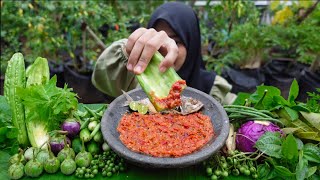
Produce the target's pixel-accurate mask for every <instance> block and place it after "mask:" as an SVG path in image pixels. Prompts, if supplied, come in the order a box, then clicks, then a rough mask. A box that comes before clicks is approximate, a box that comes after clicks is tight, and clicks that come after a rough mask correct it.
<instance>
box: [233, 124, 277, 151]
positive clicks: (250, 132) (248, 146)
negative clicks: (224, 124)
mask: <svg viewBox="0 0 320 180" xmlns="http://www.w3.org/2000/svg"><path fill="white" fill-rule="evenodd" d="M264 123H266V124H262V123H257V122H255V121H248V122H246V123H244V124H242V125H241V127H240V128H239V129H238V132H237V137H236V145H237V149H238V150H240V151H242V152H254V151H256V148H254V145H255V144H256V142H257V141H258V139H259V138H260V137H261V136H262V135H263V134H264V133H265V132H267V131H269V132H280V133H281V134H283V133H282V131H281V129H280V128H279V127H278V126H277V125H275V124H273V123H271V122H266V121H265V122H264Z"/></svg>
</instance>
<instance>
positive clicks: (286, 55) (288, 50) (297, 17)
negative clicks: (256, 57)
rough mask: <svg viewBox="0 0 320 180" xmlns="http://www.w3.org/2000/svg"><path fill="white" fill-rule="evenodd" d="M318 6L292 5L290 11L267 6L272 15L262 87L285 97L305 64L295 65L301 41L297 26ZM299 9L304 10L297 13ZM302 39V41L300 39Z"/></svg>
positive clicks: (284, 6) (280, 7) (284, 8)
mask: <svg viewBox="0 0 320 180" xmlns="http://www.w3.org/2000/svg"><path fill="white" fill-rule="evenodd" d="M317 3H318V2H316V3H314V4H313V2H311V3H308V4H307V5H305V4H303V3H300V2H293V5H292V6H291V7H289V6H286V5H283V4H279V3H278V4H276V5H275V6H271V8H273V10H277V11H276V12H275V15H274V18H273V21H272V25H271V26H270V27H269V33H268V43H269V46H270V47H271V49H270V53H269V56H270V61H269V63H268V64H266V65H265V66H264V72H265V76H266V82H265V84H266V85H272V86H276V87H278V88H279V89H280V90H281V93H282V96H284V97H288V95H289V89H290V85H291V83H292V81H293V79H294V78H298V77H299V75H300V72H301V71H302V69H304V68H305V66H306V64H301V63H299V62H298V61H297V59H298V58H299V56H300V55H301V53H299V52H298V49H299V47H300V44H301V42H300V41H299V39H301V38H302V35H303V34H302V33H301V30H300V29H301V22H303V21H304V20H305V19H306V18H307V17H308V16H309V15H310V14H311V12H312V11H314V10H315V7H316V5H317ZM301 9H307V10H306V11H305V12H302V13H301ZM302 39H303V38H302Z"/></svg>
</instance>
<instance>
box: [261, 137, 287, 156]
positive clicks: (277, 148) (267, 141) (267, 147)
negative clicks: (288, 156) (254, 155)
mask: <svg viewBox="0 0 320 180" xmlns="http://www.w3.org/2000/svg"><path fill="white" fill-rule="evenodd" d="M281 145H282V139H281V138H280V133H278V132H277V133H271V132H266V133H265V134H264V135H262V136H261V137H260V139H259V140H258V141H257V142H256V145H255V147H256V148H257V149H259V150H260V151H261V152H263V153H265V154H267V155H268V156H271V157H276V158H281V154H282V147H281Z"/></svg>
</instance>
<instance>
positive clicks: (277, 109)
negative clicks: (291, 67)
mask: <svg viewBox="0 0 320 180" xmlns="http://www.w3.org/2000/svg"><path fill="white" fill-rule="evenodd" d="M317 91H318V92H320V89H317ZM298 94H299V86H298V83H297V81H296V80H295V79H294V80H293V81H292V84H291V87H290V92H289V96H288V99H287V100H286V99H285V98H283V97H282V96H281V92H280V90H279V89H278V88H276V87H273V86H264V85H262V86H258V87H257V90H256V92H254V93H253V94H251V95H248V94H240V95H239V97H238V98H237V99H236V100H235V102H236V104H237V105H246V106H251V107H254V108H255V109H259V110H263V111H265V112H269V114H272V116H273V119H276V120H274V122H277V120H278V121H280V122H281V123H280V124H283V125H284V126H285V128H286V129H285V131H286V132H288V133H290V132H292V133H294V134H295V135H296V136H298V137H299V138H302V139H307V140H314V141H320V124H319V123H320V121H319V119H320V113H317V112H318V110H320V103H319V102H320V95H319V94H316V93H315V92H314V93H308V94H309V96H310V97H311V98H310V100H308V102H307V104H304V103H299V102H296V101H295V99H296V98H297V96H298ZM233 117H237V118H239V119H240V118H241V117H242V118H245V116H240V113H238V114H237V115H236V114H233V115H232V114H231V117H230V118H231V119H232V118H233Z"/></svg>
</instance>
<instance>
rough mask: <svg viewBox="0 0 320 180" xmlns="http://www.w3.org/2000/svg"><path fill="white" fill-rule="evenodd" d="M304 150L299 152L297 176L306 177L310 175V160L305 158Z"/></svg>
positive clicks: (298, 177)
mask: <svg viewBox="0 0 320 180" xmlns="http://www.w3.org/2000/svg"><path fill="white" fill-rule="evenodd" d="M302 154H303V153H302V151H300V153H299V162H298V165H297V168H296V178H297V179H301V180H303V179H305V178H306V177H307V176H308V160H306V159H304V158H303V155H302Z"/></svg>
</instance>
